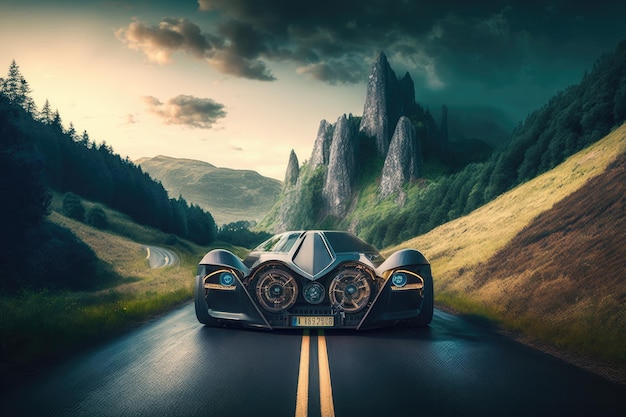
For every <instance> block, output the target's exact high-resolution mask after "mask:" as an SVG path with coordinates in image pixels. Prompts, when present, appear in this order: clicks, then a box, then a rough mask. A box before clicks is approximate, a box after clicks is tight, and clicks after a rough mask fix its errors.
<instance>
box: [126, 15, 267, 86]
mask: <svg viewBox="0 0 626 417" xmlns="http://www.w3.org/2000/svg"><path fill="white" fill-rule="evenodd" d="M227 33H228V34H229V35H230V36H232V37H233V39H234V40H236V41H238V42H232V41H230V40H229V39H228V38H225V37H224V36H221V35H219V34H217V35H212V34H206V33H202V31H201V29H200V27H199V26H198V25H196V24H195V23H193V22H191V21H190V20H188V19H184V18H166V19H163V20H162V21H161V22H160V23H159V24H158V25H153V26H149V25H147V24H145V23H143V22H140V21H138V20H135V21H133V22H132V23H130V24H129V25H128V26H127V27H124V28H119V29H117V30H116V31H115V35H116V36H117V38H118V39H120V40H121V41H123V42H124V43H125V44H126V45H127V46H128V47H129V48H130V49H133V50H135V51H139V52H143V54H144V55H145V56H146V57H147V58H148V59H149V60H150V61H152V62H155V63H157V64H161V65H163V64H169V63H171V62H172V61H173V59H172V55H173V54H175V53H176V52H178V51H181V52H184V53H187V54H188V55H190V56H193V57H194V58H197V59H202V60H205V61H206V62H207V63H209V64H210V65H211V66H213V67H214V68H215V69H216V70H218V71H219V72H222V73H224V74H229V75H234V76H237V77H243V78H249V79H253V80H262V81H271V80H274V76H273V75H272V74H271V73H270V72H269V71H268V69H267V68H266V66H265V63H264V62H262V61H259V60H257V59H256V56H258V52H254V51H246V41H245V39H244V38H247V37H248V36H251V33H250V32H249V31H248V33H245V35H243V36H240V35H238V32H237V31H236V30H235V31H232V32H227ZM246 52H247V53H246Z"/></svg>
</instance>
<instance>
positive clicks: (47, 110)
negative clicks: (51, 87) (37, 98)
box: [39, 99, 52, 125]
mask: <svg viewBox="0 0 626 417" xmlns="http://www.w3.org/2000/svg"><path fill="white" fill-rule="evenodd" d="M39 121H40V122H42V123H43V124H46V125H51V124H52V108H51V107H50V102H49V101H48V99H46V102H45V103H44V105H43V107H42V108H41V113H39Z"/></svg>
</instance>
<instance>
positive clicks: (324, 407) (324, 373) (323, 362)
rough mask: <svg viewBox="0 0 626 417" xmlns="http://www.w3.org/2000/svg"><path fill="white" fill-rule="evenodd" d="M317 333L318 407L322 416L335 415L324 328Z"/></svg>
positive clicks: (331, 416) (333, 416)
mask: <svg viewBox="0 0 626 417" xmlns="http://www.w3.org/2000/svg"><path fill="white" fill-rule="evenodd" d="M317 335H318V336H317V353H318V355H317V357H318V364H319V368H320V408H321V411H322V416H324V417H335V406H334V405H333V388H332V386H331V384H330V366H329V365H328V351H327V349H326V337H325V336H324V330H323V329H320V330H319V331H318V333H317Z"/></svg>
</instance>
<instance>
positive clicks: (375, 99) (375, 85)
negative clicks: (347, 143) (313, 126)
mask: <svg viewBox="0 0 626 417" xmlns="http://www.w3.org/2000/svg"><path fill="white" fill-rule="evenodd" d="M414 107H415V88H414V85H413V80H412V79H411V76H410V75H409V74H408V73H407V74H406V75H405V76H404V77H403V78H402V80H400V81H398V78H397V77H396V73H395V72H394V71H393V69H391V66H390V65H389V62H388V61H387V57H386V56H385V54H384V53H382V52H381V53H380V55H378V58H377V59H376V61H375V62H374V64H373V65H372V69H371V71H370V75H369V79H368V81H367V94H366V96H365V106H364V107H363V118H362V119H361V125H360V126H359V130H360V131H361V132H364V133H365V134H366V135H369V136H373V137H375V138H376V147H377V149H378V152H379V153H380V154H381V155H386V154H387V150H388V149H389V143H390V141H391V136H392V134H393V129H394V128H395V126H396V123H397V121H398V119H399V118H400V116H407V115H409V112H410V111H411V110H412V109H413V108H414Z"/></svg>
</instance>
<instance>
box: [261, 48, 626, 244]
mask: <svg viewBox="0 0 626 417" xmlns="http://www.w3.org/2000/svg"><path fill="white" fill-rule="evenodd" d="M405 89H408V90H406V91H405ZM413 99H414V92H413V82H412V81H411V79H410V77H409V76H407V75H405V76H404V77H403V78H402V79H401V80H398V79H397V78H396V76H395V73H394V72H393V70H392V69H391V67H390V66H389V63H388V62H387V60H386V58H385V57H384V54H381V55H380V56H379V58H378V59H377V60H376V61H375V62H374V64H373V65H372V71H371V73H370V78H369V81H368V91H367V97H366V101H365V106H364V110H363V116H362V117H358V116H353V115H350V116H349V117H347V120H351V121H353V124H357V123H358V125H359V129H358V132H356V133H354V130H352V131H350V133H349V134H348V136H345V137H344V136H343V135H341V136H338V135H337V132H336V130H337V129H338V126H341V127H342V129H343V130H344V132H348V131H347V130H346V129H345V126H346V124H343V125H341V124H340V121H342V120H343V118H341V117H340V118H339V119H338V122H337V123H336V124H335V125H328V124H327V123H325V122H323V123H322V124H321V125H320V129H319V131H318V136H317V139H316V141H315V144H314V147H313V153H312V155H311V158H310V159H309V161H311V162H309V163H308V164H307V163H305V164H303V166H302V167H301V168H300V176H299V179H298V181H297V182H296V184H295V185H294V186H292V187H287V188H286V189H285V190H283V195H282V196H281V198H279V203H278V204H280V207H275V208H274V209H272V210H271V211H270V212H269V213H268V215H267V216H266V217H265V218H264V219H263V221H262V222H261V223H260V227H263V228H265V230H271V231H274V232H278V231H281V230H284V229H298V228H305V227H313V228H322V227H323V228H336V229H344V230H350V231H353V232H355V233H356V234H358V235H359V236H360V237H362V238H363V239H365V240H367V241H369V242H370V243H372V244H374V245H375V246H378V247H386V246H390V245H394V244H397V243H399V242H401V241H403V240H406V239H408V238H410V237H412V236H417V235H420V234H423V233H426V232H428V231H429V230H431V229H433V228H434V227H437V226H438V225H441V224H444V223H446V222H448V221H450V220H453V219H455V218H458V217H459V216H462V215H464V214H467V213H470V212H471V211H473V210H474V209H476V208H478V207H480V206H482V205H484V204H487V203H489V202H490V201H492V200H493V199H495V198H497V197H498V196H499V195H501V194H502V193H504V192H507V191H508V190H510V189H512V188H514V187H516V186H519V185H520V184H523V183H524V182H526V181H528V180H531V179H532V178H534V177H536V176H537V175H540V174H541V173H543V172H546V171H548V170H550V169H552V168H553V167H555V166H557V165H558V164H560V163H561V162H563V161H564V160H565V159H566V158H567V157H569V156H570V155H572V154H574V153H576V152H578V151H579V150H581V149H584V148H585V147H587V146H589V145H591V144H593V143H595V142H596V141H598V140H600V139H601V138H602V137H604V136H605V135H606V134H607V133H609V132H610V131H611V129H614V128H615V127H617V126H619V125H621V123H623V122H624V121H625V120H626V41H623V42H620V44H618V46H617V48H616V49H615V50H614V51H613V52H611V53H607V54H605V55H603V56H602V57H600V58H599V59H598V60H597V61H596V62H595V64H594V66H593V68H592V70H591V71H589V72H588V73H586V74H585V75H584V76H583V77H582V80H581V82H580V83H579V84H577V85H572V86H570V87H568V88H566V89H565V90H563V91H561V92H559V93H557V94H556V95H555V96H554V97H552V98H551V99H550V101H549V102H548V103H546V105H544V106H543V107H542V108H540V109H538V110H536V111H534V112H533V113H531V114H530V115H528V117H527V118H526V119H525V120H523V121H520V122H519V123H518V124H517V126H516V127H515V128H514V129H513V131H512V132H511V133H510V139H509V140H507V141H502V139H501V132H498V131H497V129H491V128H487V127H489V126H490V125H489V124H482V125H483V127H484V128H481V129H472V130H471V131H470V130H469V129H468V131H467V132H465V133H463V132H459V131H455V132H454V134H452V132H451V131H450V129H448V126H447V124H448V123H449V120H454V119H455V118H456V114H454V109H453V108H448V107H447V106H443V108H442V111H441V122H440V124H439V125H437V123H435V122H434V120H433V116H432V115H431V114H430V113H429V111H428V110H424V109H423V108H422V107H421V106H420V105H418V104H417V103H415V102H413V105H410V102H411V100H413ZM464 114H465V115H467V114H468V112H467V111H465V112H464ZM481 114H488V113H486V112H481ZM344 116H345V115H344ZM406 119H408V121H410V124H412V127H413V129H414V130H415V136H416V138H417V146H414V145H413V143H414V142H413V140H412V139H409V140H399V141H398V145H400V146H399V148H396V147H395V146H394V149H393V152H391V154H392V156H391V157H389V154H390V149H391V148H392V147H391V141H392V136H393V132H395V131H396V130H397V127H398V121H403V124H404V125H405V126H406ZM463 125H465V126H471V123H470V124H468V123H464V124H455V125H454V126H455V129H458V128H459V127H460V126H463ZM331 132H332V133H331ZM404 132H410V129H404ZM477 134H479V135H480V136H479V135H477ZM482 135H494V137H491V138H490V137H488V136H482ZM329 137H330V138H331V139H330V143H328V141H329V139H328V138H329ZM335 137H338V138H341V140H342V141H343V142H345V143H347V144H349V146H335V148H336V149H337V152H338V154H337V155H335V157H334V158H332V157H331V156H330V155H329V157H328V162H326V161H327V160H326V154H325V150H326V149H327V147H328V148H329V149H332V148H333V141H334V140H335ZM496 143H497V144H498V145H497V147H495V148H494V147H493V144H496ZM400 157H402V158H400ZM353 158H354V160H355V161H356V163H355V164H354V168H353V169H343V168H346V167H352V165H351V164H349V163H346V164H344V165H343V166H339V168H342V169H339V170H334V171H332V172H331V166H332V164H333V159H334V160H335V161H350V160H352V159H353ZM387 159H389V161H388V163H385V160H387ZM420 160H421V163H419V161H420ZM407 164H408V165H411V166H413V167H415V166H420V167H421V169H419V170H418V171H419V172H418V173H417V174H411V173H410V172H415V169H414V168H413V169H411V167H410V166H407ZM385 165H386V166H385ZM383 171H384V173H383ZM320 183H321V184H322V187H320V186H319V184H320ZM329 184H331V185H332V187H329V186H328V185H329Z"/></svg>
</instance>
